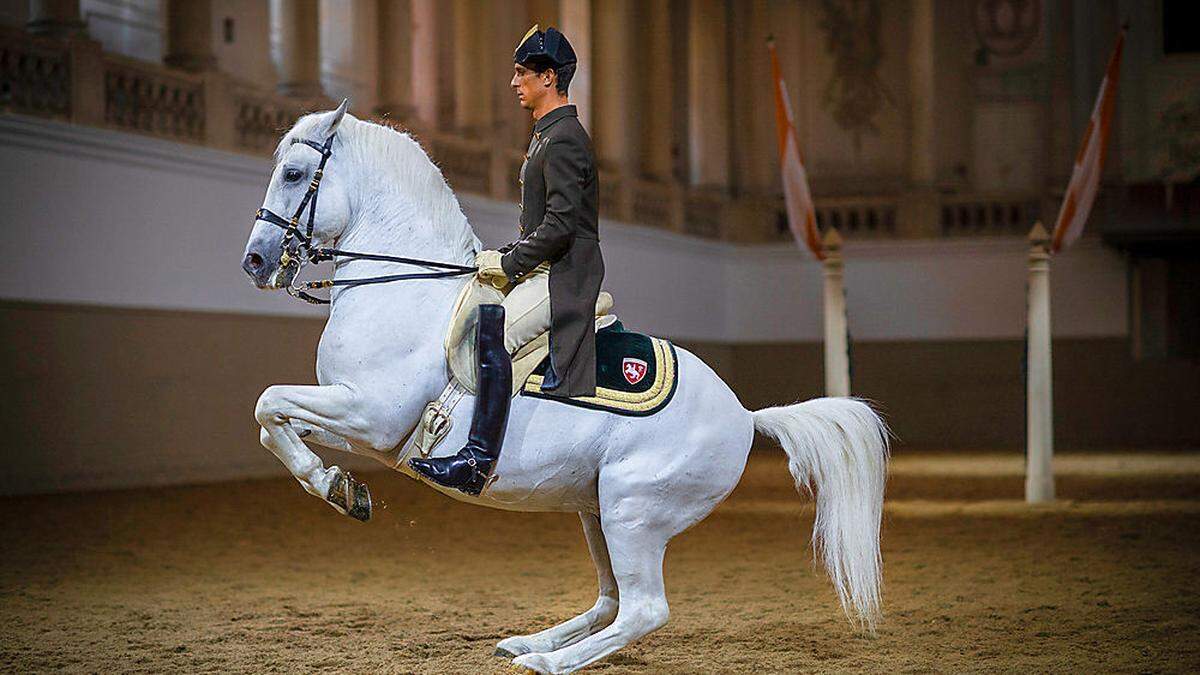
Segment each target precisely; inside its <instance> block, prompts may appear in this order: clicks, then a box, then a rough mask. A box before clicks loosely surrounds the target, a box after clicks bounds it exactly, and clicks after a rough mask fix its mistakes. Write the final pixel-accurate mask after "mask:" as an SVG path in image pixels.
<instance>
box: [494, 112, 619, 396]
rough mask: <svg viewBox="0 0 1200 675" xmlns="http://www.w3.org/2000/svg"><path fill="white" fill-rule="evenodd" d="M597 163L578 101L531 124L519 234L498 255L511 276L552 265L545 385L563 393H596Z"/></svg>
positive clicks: (599, 270)
mask: <svg viewBox="0 0 1200 675" xmlns="http://www.w3.org/2000/svg"><path fill="white" fill-rule="evenodd" d="M597 209H598V197H597V178H596V162H595V158H594V156H593V155H592V141H591V139H590V138H588V135H587V132H586V131H584V129H583V126H582V125H580V124H579V116H578V113H577V112H576V110H575V106H573V105H566V106H562V107H560V108H555V109H554V110H551V111H550V112H548V113H546V114H545V115H543V116H542V118H541V119H539V120H538V121H537V123H536V124H534V125H533V139H532V140H531V141H530V143H529V150H528V151H527V152H526V153H525V163H524V164H523V165H522V166H521V238H520V239H518V240H517V241H515V242H513V243H511V244H508V245H507V246H505V247H503V248H502V249H500V250H501V252H502V253H503V254H504V255H503V257H502V258H501V259H500V262H501V265H502V266H503V267H504V273H505V274H507V275H508V278H509V279H510V280H512V281H520V279H521V277H522V276H523V275H525V274H528V273H529V272H531V271H532V270H534V269H535V268H536V267H537V266H538V265H540V264H542V263H543V262H549V263H550V365H551V368H550V369H549V370H548V371H547V373H546V379H545V380H544V381H543V383H542V389H543V390H544V391H547V392H553V393H555V394H559V395H562V396H590V395H592V394H594V393H595V391H596V326H595V308H596V297H597V296H598V295H599V294H600V282H601V281H602V280H603V279H604V259H603V258H601V257H600V237H599V232H598V224H599V223H598V221H599V217H598V210H597Z"/></svg>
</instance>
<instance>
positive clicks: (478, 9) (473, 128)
mask: <svg viewBox="0 0 1200 675" xmlns="http://www.w3.org/2000/svg"><path fill="white" fill-rule="evenodd" d="M453 7H454V34H453V35H454V37H453V39H454V126H455V128H456V129H457V130H458V131H459V132H461V133H465V134H467V135H470V136H479V137H482V136H485V135H488V134H490V133H491V123H492V87H491V86H490V83H489V82H487V81H486V80H487V77H488V72H489V70H488V67H487V66H488V64H489V63H491V62H492V59H494V58H495V55H494V54H485V51H486V49H487V47H488V44H489V42H490V40H489V37H490V32H491V31H490V26H489V25H488V15H487V8H486V7H485V6H484V4H483V3H482V2H481V1H480V0H454V3H453ZM488 57H492V59H489V58H488Z"/></svg>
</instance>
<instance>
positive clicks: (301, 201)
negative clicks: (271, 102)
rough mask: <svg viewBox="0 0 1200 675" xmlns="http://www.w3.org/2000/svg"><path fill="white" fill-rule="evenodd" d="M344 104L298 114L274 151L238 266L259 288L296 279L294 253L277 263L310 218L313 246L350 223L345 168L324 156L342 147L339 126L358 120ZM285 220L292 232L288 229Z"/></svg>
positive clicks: (331, 239)
mask: <svg viewBox="0 0 1200 675" xmlns="http://www.w3.org/2000/svg"><path fill="white" fill-rule="evenodd" d="M347 107H349V102H348V101H342V104H341V105H340V106H338V109H337V110H332V111H328V112H321V113H312V114H310V115H305V116H304V117H301V118H300V120H299V121H297V122H296V124H295V126H293V127H292V129H291V131H289V132H288V133H287V134H286V135H284V137H283V140H282V141H280V143H279V147H278V149H276V151H275V169H274V171H272V173H271V182H270V183H269V184H268V185H267V195H266V197H264V198H263V204H262V208H261V209H260V210H259V212H258V217H257V219H256V220H255V222H254V227H253V229H251V230H250V239H249V241H247V242H246V251H245V254H244V255H243V257H242V269H243V270H245V271H246V274H248V275H250V278H251V279H252V280H253V281H254V284H255V285H256V286H258V287H259V288H285V287H287V286H288V285H289V284H290V283H291V282H292V278H293V277H295V275H296V271H297V270H298V264H299V260H295V258H296V257H297V255H295V254H294V253H293V254H289V256H288V258H291V260H287V261H286V264H281V255H282V253H283V252H284V250H285V236H288V239H289V241H288V242H287V245H288V247H289V248H291V249H292V251H293V252H294V250H295V248H296V246H297V245H298V244H299V243H300V240H301V236H304V237H307V231H308V227H309V223H310V222H311V223H312V241H311V244H312V246H314V247H315V246H324V245H330V244H332V243H333V242H335V241H337V240H338V238H339V237H340V236H341V234H342V232H343V231H344V230H345V229H346V226H347V224H348V223H349V221H350V215H351V214H350V196H349V188H350V186H351V184H352V181H351V179H350V176H349V173H350V168H349V166H348V165H347V163H346V162H344V161H343V162H341V163H339V162H338V161H337V160H336V159H333V160H328V159H326V157H327V156H333V155H336V154H337V152H338V148H339V147H340V146H341V143H340V142H339V140H338V138H337V136H335V134H336V133H337V131H338V128H339V127H342V130H343V133H346V132H348V131H349V129H348V127H350V126H351V125H353V124H355V123H356V122H357V120H355V119H354V117H353V116H351V115H347V114H346V108H347ZM318 171H319V173H318ZM289 224H291V225H292V226H293V227H294V230H295V231H293V232H290V233H289V231H288V225H289Z"/></svg>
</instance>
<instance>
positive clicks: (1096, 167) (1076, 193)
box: [1050, 28, 1126, 253]
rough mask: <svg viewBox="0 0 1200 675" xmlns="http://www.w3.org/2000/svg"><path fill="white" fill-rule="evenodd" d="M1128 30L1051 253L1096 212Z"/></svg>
mask: <svg viewBox="0 0 1200 675" xmlns="http://www.w3.org/2000/svg"><path fill="white" fill-rule="evenodd" d="M1125 30H1126V29H1125V28H1122V29H1121V34H1120V35H1119V36H1117V46H1116V47H1114V48H1113V53H1112V56H1111V57H1110V58H1109V59H1108V70H1106V71H1105V73H1104V80H1103V81H1102V82H1101V83H1100V94H1099V96H1097V98H1096V104H1095V107H1093V108H1092V117H1091V119H1089V120H1088V125H1087V130H1086V131H1084V133H1083V145H1082V146H1081V147H1080V148H1079V154H1078V155H1076V156H1075V169H1074V170H1073V171H1072V172H1071V183H1070V184H1069V185H1068V186H1067V194H1066V196H1065V197H1064V198H1063V204H1062V209H1061V210H1059V212H1058V221H1057V222H1055V223H1054V234H1053V236H1052V238H1051V244H1050V251H1051V253H1058V252H1059V251H1060V250H1062V249H1064V248H1066V247H1067V246H1070V245H1071V243H1072V242H1074V241H1075V240H1076V239H1078V238H1079V235H1081V234H1083V226H1084V225H1085V224H1086V223H1087V219H1088V215H1089V214H1090V213H1091V212H1092V203H1093V202H1095V201H1096V193H1097V192H1099V190H1100V177H1101V174H1102V173H1103V171H1104V153H1105V151H1106V150H1108V132H1109V129H1110V127H1111V126H1112V121H1113V108H1114V107H1115V106H1116V103H1117V76H1118V75H1119V74H1120V71H1121V48H1122V47H1124V46H1125Z"/></svg>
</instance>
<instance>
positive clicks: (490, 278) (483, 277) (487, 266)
mask: <svg viewBox="0 0 1200 675" xmlns="http://www.w3.org/2000/svg"><path fill="white" fill-rule="evenodd" d="M475 267H477V268H479V269H478V271H477V272H476V273H475V274H476V276H478V277H479V279H480V281H482V282H484V283H485V284H490V285H492V286H494V287H495V288H497V289H499V290H501V291H502V290H504V289H505V288H507V287H508V284H509V282H508V275H507V274H506V273H505V272H504V267H503V266H501V264H500V252H499V251H480V252H479V255H477V256H475Z"/></svg>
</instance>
